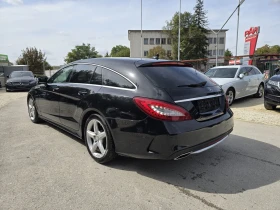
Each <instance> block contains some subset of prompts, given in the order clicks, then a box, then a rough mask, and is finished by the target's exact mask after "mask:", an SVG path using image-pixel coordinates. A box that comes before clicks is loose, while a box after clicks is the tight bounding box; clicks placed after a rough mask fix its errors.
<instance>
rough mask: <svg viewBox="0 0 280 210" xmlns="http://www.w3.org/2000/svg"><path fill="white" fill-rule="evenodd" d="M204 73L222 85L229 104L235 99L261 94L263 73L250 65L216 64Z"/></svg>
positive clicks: (262, 90) (259, 95) (260, 95)
mask: <svg viewBox="0 0 280 210" xmlns="http://www.w3.org/2000/svg"><path fill="white" fill-rule="evenodd" d="M205 74H206V75H207V76H208V77H210V78H211V79H212V80H214V81H215V82H216V83H217V84H218V85H220V86H221V87H222V89H223V90H224V92H225V93H226V95H227V98H228V103H229V105H231V104H232V103H233V101H234V100H235V99H239V98H243V97H246V96H250V95H255V96H256V97H258V98H261V97H262V96H263V92H264V75H263V74H262V73H261V71H260V70H259V69H258V68H257V67H255V66H251V65H232V66H217V67H213V68H211V69H209V70H208V71H207V72H205Z"/></svg>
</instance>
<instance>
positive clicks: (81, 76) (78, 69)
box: [70, 64, 95, 83]
mask: <svg viewBox="0 0 280 210" xmlns="http://www.w3.org/2000/svg"><path fill="white" fill-rule="evenodd" d="M94 69H95V67H94V66H92V65H85V64H82V65H77V66H75V69H73V73H72V76H71V79H70V82H71V83H90V79H91V77H92V75H93V72H94Z"/></svg>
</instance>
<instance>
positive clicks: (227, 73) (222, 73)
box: [205, 68, 238, 78]
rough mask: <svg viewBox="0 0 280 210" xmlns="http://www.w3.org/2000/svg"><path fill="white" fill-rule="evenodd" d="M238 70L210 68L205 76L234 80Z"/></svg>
mask: <svg viewBox="0 0 280 210" xmlns="http://www.w3.org/2000/svg"><path fill="white" fill-rule="evenodd" d="M237 69H238V68H212V69H209V70H208V71H207V72H206V73H205V75H207V76H208V77H210V78H234V76H235V74H236V72H237Z"/></svg>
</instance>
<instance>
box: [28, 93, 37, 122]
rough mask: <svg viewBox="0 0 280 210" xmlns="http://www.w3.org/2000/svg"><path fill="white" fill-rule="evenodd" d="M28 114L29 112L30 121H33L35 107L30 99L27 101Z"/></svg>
mask: <svg viewBox="0 0 280 210" xmlns="http://www.w3.org/2000/svg"><path fill="white" fill-rule="evenodd" d="M28 112H29V117H30V119H31V120H32V121H33V120H35V105H34V101H33V99H32V98H30V99H29V101H28Z"/></svg>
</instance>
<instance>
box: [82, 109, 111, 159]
mask: <svg viewBox="0 0 280 210" xmlns="http://www.w3.org/2000/svg"><path fill="white" fill-rule="evenodd" d="M84 139H85V143H86V146H87V149H88V152H89V154H90V156H91V157H92V158H93V159H94V160H95V161H96V162H98V163H101V164H104V163H108V162H110V161H112V160H113V159H114V158H115V157H116V156H117V154H116V153H115V147H114V141H113V138H112V135H111V132H110V130H109V128H108V126H107V124H106V122H105V120H104V119H103V118H102V117H101V116H100V115H98V114H92V115H90V116H89V118H88V119H87V121H86V123H85V127H84Z"/></svg>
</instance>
